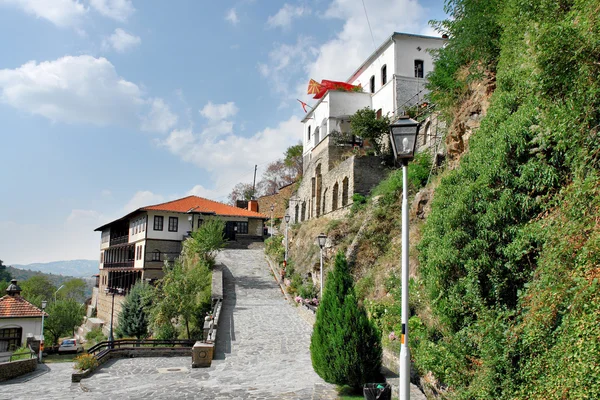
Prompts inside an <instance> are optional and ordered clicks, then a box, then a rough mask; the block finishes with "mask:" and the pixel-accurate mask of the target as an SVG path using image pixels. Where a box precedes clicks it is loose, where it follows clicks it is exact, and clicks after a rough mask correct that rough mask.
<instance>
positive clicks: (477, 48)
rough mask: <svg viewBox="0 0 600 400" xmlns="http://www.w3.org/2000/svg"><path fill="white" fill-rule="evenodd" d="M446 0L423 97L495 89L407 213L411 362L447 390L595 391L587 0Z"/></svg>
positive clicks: (594, 70)
mask: <svg viewBox="0 0 600 400" xmlns="http://www.w3.org/2000/svg"><path fill="white" fill-rule="evenodd" d="M447 7H448V11H449V12H450V14H451V15H452V16H453V20H452V21H446V22H443V23H442V24H441V25H442V27H443V28H444V29H446V30H447V31H448V33H449V34H450V40H449V44H448V46H447V47H446V48H445V49H444V50H442V52H441V53H440V55H439V62H438V63H437V65H436V71H435V73H434V75H433V76H432V77H431V79H430V82H431V85H432V90H433V91H434V98H435V100H436V101H437V102H438V104H443V105H444V106H445V107H446V110H447V111H448V114H450V113H451V111H452V109H453V108H454V107H456V106H457V105H458V104H459V103H460V101H461V99H462V98H464V95H465V94H466V93H465V87H466V81H467V80H468V79H477V77H476V73H492V74H493V73H495V74H496V79H497V89H496V91H495V92H494V94H493V96H492V99H491V104H490V108H489V110H488V114H487V116H486V117H485V118H484V120H483V121H482V124H481V127H480V129H479V131H478V132H477V133H476V134H475V135H474V136H473V137H472V138H471V140H470V143H469V151H468V153H467V154H465V155H464V156H463V157H462V158H461V162H460V166H459V167H458V168H457V169H454V170H452V171H449V172H447V173H446V174H444V176H443V177H442V179H441V181H440V184H439V186H438V187H437V188H436V192H435V196H434V200H433V203H432V212H431V214H430V216H429V218H428V220H427V222H426V224H425V226H424V228H423V236H422V240H421V242H420V244H419V246H418V248H419V261H420V266H419V271H420V282H419V283H420V288H421V290H422V294H424V295H425V296H426V298H427V299H428V305H429V307H428V308H430V311H428V312H429V313H432V314H433V318H432V316H431V315H429V316H427V318H424V317H423V318H420V316H419V315H418V314H417V315H416V316H414V317H413V318H412V319H411V321H410V326H411V328H412V339H411V340H412V343H411V345H412V347H413V355H414V359H415V365H416V367H417V368H418V369H419V371H420V372H421V373H426V372H427V371H431V372H433V374H434V375H435V376H436V378H437V379H438V380H439V381H441V382H442V383H444V384H446V385H448V386H449V388H450V389H449V391H448V392H447V396H449V397H452V398H464V399H472V398H480V399H513V398H527V399H579V398H590V399H591V398H600V285H599V284H598V280H599V279H600V173H599V166H600V137H599V135H598V129H599V123H600V61H599V60H600V19H599V18H598V14H599V12H600V1H598V0H579V1H575V0H559V1H556V0H538V1H533V2H530V1H522V0H506V1H504V2H496V1H490V0H487V1H485V0H484V1H480V0H451V1H448V2H447ZM466 71H469V73H465V72H466ZM465 77H466V78H465Z"/></svg>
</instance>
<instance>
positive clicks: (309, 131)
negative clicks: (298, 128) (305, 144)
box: [308, 126, 310, 141]
mask: <svg viewBox="0 0 600 400" xmlns="http://www.w3.org/2000/svg"><path fill="white" fill-rule="evenodd" d="M308 140H309V141H310V126H309V127H308Z"/></svg>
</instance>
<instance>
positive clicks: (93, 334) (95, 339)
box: [85, 328, 106, 343]
mask: <svg viewBox="0 0 600 400" xmlns="http://www.w3.org/2000/svg"><path fill="white" fill-rule="evenodd" d="M85 340H87V341H88V342H92V343H100V342H102V341H104V340H106V336H104V333H103V332H102V328H94V329H92V330H91V331H89V332H88V333H86V334H85Z"/></svg>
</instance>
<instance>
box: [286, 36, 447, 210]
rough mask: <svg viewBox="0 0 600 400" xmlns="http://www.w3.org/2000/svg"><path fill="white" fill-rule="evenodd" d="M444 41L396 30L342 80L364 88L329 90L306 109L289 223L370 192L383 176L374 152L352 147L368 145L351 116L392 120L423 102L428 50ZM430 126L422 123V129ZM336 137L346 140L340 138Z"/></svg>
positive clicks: (344, 207)
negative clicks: (361, 113)
mask: <svg viewBox="0 0 600 400" xmlns="http://www.w3.org/2000/svg"><path fill="white" fill-rule="evenodd" d="M444 43H445V39H443V38H438V37H430V36H420V35H411V34H405V33H397V32H396V33H394V34H393V35H391V36H390V38H389V39H388V40H386V41H385V42H384V43H383V44H382V45H381V46H380V47H379V48H378V49H377V50H376V51H375V52H374V53H373V54H372V55H371V56H370V57H369V58H368V59H367V60H365V62H364V63H363V64H362V65H360V66H359V67H358V68H357V69H356V71H355V72H354V73H353V74H352V75H351V76H350V78H348V79H347V80H346V82H347V83H350V84H352V85H360V86H361V87H362V88H363V91H362V92H352V91H350V92H348V91H339V90H331V91H328V92H327V93H326V94H325V95H324V96H323V97H322V98H321V99H319V101H318V102H317V103H316V104H315V106H314V107H313V108H312V109H311V110H310V111H309V112H308V113H307V114H306V116H305V117H304V119H303V120H302V123H303V124H304V138H303V165H304V173H303V179H302V182H301V184H300V186H299V188H298V190H297V192H296V193H295V194H294V195H293V196H292V198H291V199H290V206H289V213H290V217H291V220H292V222H301V221H305V220H308V219H311V218H317V217H320V216H323V215H330V216H336V215H338V214H341V213H344V212H345V211H346V210H347V209H348V207H349V206H350V205H351V204H352V203H353V200H352V198H353V195H354V194H356V193H358V194H362V195H365V196H366V195H368V194H369V192H370V191H371V189H372V188H373V187H374V186H375V185H377V184H378V183H379V182H380V181H381V180H382V179H383V178H384V177H385V174H384V169H383V167H382V165H381V161H380V160H379V159H378V158H377V157H374V156H367V155H365V154H364V153H365V152H364V149H363V151H358V152H357V151H356V149H357V148H360V147H363V146H367V147H368V144H366V143H362V141H361V140H359V138H356V137H354V136H353V135H352V132H351V130H350V116H351V115H353V114H354V113H356V111H358V110H360V109H363V108H371V109H373V110H375V111H376V114H377V116H378V117H380V116H383V115H387V116H389V117H390V118H391V119H392V120H394V117H395V116H398V115H403V114H404V111H405V110H407V109H409V108H411V107H414V106H418V105H421V104H422V102H423V99H424V96H425V95H426V94H427V93H426V89H425V84H426V76H427V74H428V73H429V72H431V71H432V70H433V58H432V55H431V53H430V51H431V50H435V49H439V48H441V47H442V46H443V45H444ZM428 126H430V125H427V122H426V123H425V124H424V129H427V127H428ZM429 131H431V129H429ZM339 137H344V138H350V139H349V140H348V139H345V142H342V141H341V140H339V139H338V138H339ZM422 140H424V141H427V140H428V139H425V138H424V139H422ZM423 144H424V143H423ZM357 153H363V154H362V156H359V155H358V154H357ZM366 153H367V154H368V153H369V152H366Z"/></svg>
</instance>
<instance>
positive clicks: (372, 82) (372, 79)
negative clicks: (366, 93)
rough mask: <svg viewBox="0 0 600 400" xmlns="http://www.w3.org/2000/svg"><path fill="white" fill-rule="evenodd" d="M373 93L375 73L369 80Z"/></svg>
mask: <svg viewBox="0 0 600 400" xmlns="http://www.w3.org/2000/svg"><path fill="white" fill-rule="evenodd" d="M369 84H370V89H371V93H375V75H373V76H372V77H371V79H370V81H369Z"/></svg>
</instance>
